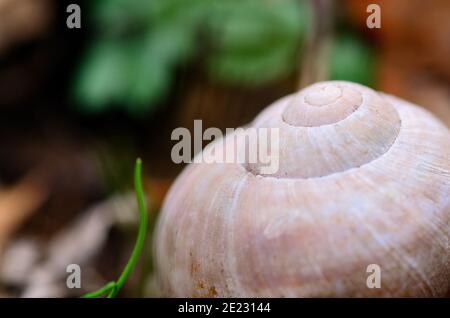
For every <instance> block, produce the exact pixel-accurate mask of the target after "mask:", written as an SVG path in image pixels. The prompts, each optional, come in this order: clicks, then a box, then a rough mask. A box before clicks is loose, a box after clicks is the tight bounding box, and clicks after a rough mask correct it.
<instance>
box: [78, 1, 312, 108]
mask: <svg viewBox="0 0 450 318" xmlns="http://www.w3.org/2000/svg"><path fill="white" fill-rule="evenodd" d="M89 13H90V15H91V18H92V23H93V25H94V27H95V29H96V32H97V35H96V37H95V38H94V41H93V42H92V43H91V44H90V46H89V47H88V49H87V52H86V54H85V55H84V57H83V58H82V61H81V63H80V66H79V71H78V73H77V76H76V79H75V85H74V87H73V92H74V96H75V98H76V100H77V102H78V103H77V104H78V105H80V107H81V108H82V109H83V110H85V111H90V112H98V111H102V110H104V109H106V108H108V107H110V106H112V105H117V106H120V107H125V108H126V110H127V111H128V112H130V113H134V114H140V113H142V112H143V111H148V110H151V109H152V108H153V107H154V106H155V105H156V104H157V102H159V101H161V99H162V98H163V97H164V96H165V95H166V94H168V92H169V90H170V86H171V83H172V81H173V78H174V71H175V69H176V67H177V66H180V65H182V64H183V63H186V62H189V61H192V59H193V58H194V57H195V56H197V57H199V58H201V60H202V62H204V65H205V67H206V69H207V70H208V72H209V73H210V75H211V76H212V77H213V78H215V79H218V80H220V81H224V82H227V83H234V84H238V85H259V84H262V83H265V82H267V81H270V80H274V79H276V78H278V77H280V76H283V75H286V74H287V73H288V72H289V71H294V70H295V68H296V65H297V53H298V50H299V48H300V47H301V45H302V43H303V39H304V38H305V36H306V29H307V22H308V16H309V14H308V7H307V5H306V2H305V3H304V2H303V1H300V0H96V1H91V3H90V9H89Z"/></svg>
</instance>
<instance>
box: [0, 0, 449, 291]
mask: <svg viewBox="0 0 450 318" xmlns="http://www.w3.org/2000/svg"><path fill="white" fill-rule="evenodd" d="M71 3H76V4H78V5H79V6H80V8H81V28H80V29H77V28H74V29H69V28H68V27H67V25H66V20H67V18H68V17H69V15H70V13H67V12H66V9H67V6H68V5H69V4H71ZM371 3H375V4H378V5H380V7H381V28H380V29H369V28H368V27H367V25H366V20H367V17H368V16H369V15H370V13H368V12H367V6H368V5H369V4H371ZM449 57H450V1H447V0H430V1H422V0H389V1H388V0H370V1H365V0H346V1H332V0H316V1H314V0H310V1H309V0H226V1H224V0H96V1H62V0H0V297H76V296H79V295H81V294H82V293H83V292H85V291H92V290H94V289H96V288H98V287H100V286H102V285H103V284H105V283H106V282H108V281H110V280H113V279H115V278H116V277H118V275H119V274H120V272H121V270H122V268H123V266H124V265H125V263H126V261H127V259H128V257H129V254H130V251H131V249H132V247H133V244H134V240H135V236H136V231H137V223H138V214H137V211H136V203H135V200H134V196H133V188H132V182H133V180H132V176H133V165H134V161H135V159H136V158H137V157H141V158H142V159H143V162H144V170H145V171H144V186H145V192H146V196H147V202H148V213H149V216H150V220H151V225H153V224H154V220H155V217H156V216H157V214H158V210H159V208H160V205H161V202H162V200H163V198H164V195H165V193H166V191H167V189H168V188H169V186H170V184H171V183H172V182H173V180H174V178H175V177H176V176H177V174H178V173H179V172H180V171H181V169H182V168H183V167H182V166H181V165H176V164H174V163H173V162H172V160H171V158H170V152H171V147H172V146H173V145H174V144H175V142H174V141H171V138H170V137H171V132H172V130H173V129H174V128H176V127H187V128H189V129H192V127H193V121H194V119H202V120H203V128H204V129H206V128H208V127H219V128H221V129H225V128H227V127H238V126H241V125H243V124H246V123H248V122H249V121H250V120H251V119H252V118H253V117H254V116H255V115H256V114H257V113H259V112H260V111H261V110H262V109H263V108H264V107H266V106H267V105H269V104H270V103H271V102H273V101H275V100H276V99H278V98H280V97H282V96H284V95H287V94H290V93H293V92H295V91H297V90H298V89H300V88H302V87H304V86H306V85H309V84H311V83H313V82H316V81H320V80H328V79H340V80H349V81H354V82H358V83H362V84H364V85H367V86H370V87H372V88H375V89H377V90H381V91H384V92H387V93H391V94H395V95H397V96H400V97H402V98H404V99H407V100H410V101H412V102H414V103H417V104H420V105H422V106H424V107H425V108H427V109H428V110H430V111H431V112H433V113H434V114H435V115H436V116H438V117H439V118H440V119H441V120H442V121H443V122H444V123H446V124H447V125H448V126H450V58H449ZM152 229H153V226H151V228H150V233H149V234H151V231H152ZM151 238H152V237H151V235H149V239H148V242H147V248H146V251H145V253H144V255H143V256H142V258H141V260H140V263H139V264H138V268H137V269H136V270H135V271H134V272H133V275H132V277H131V278H130V280H129V281H128V282H127V283H126V285H125V288H124V290H123V292H122V294H121V295H122V296H125V297H140V296H158V290H157V288H155V286H154V283H153V273H152V259H151V244H152V242H151ZM72 263H75V264H79V265H80V266H81V268H82V289H72V290H71V289H68V288H67V287H66V284H65V281H66V278H67V275H68V274H67V273H66V266H67V265H68V264H72Z"/></svg>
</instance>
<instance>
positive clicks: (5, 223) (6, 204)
mask: <svg viewBox="0 0 450 318" xmlns="http://www.w3.org/2000/svg"><path fill="white" fill-rule="evenodd" d="M48 195H49V192H48V190H47V189H46V187H45V186H44V185H43V183H42V182H41V180H40V178H39V176H38V174H37V173H36V172H32V173H30V174H29V175H27V176H25V177H24V178H23V179H22V180H20V181H19V182H18V183H17V184H15V185H14V186H11V187H8V188H5V189H0V253H1V251H2V248H3V246H4V245H5V244H6V243H7V241H8V239H9V238H10V236H11V235H12V234H13V233H14V232H15V231H16V230H17V229H18V227H19V226H20V225H21V224H22V222H23V221H24V220H26V219H27V217H29V216H30V215H31V214H32V213H33V212H34V211H36V210H37V209H38V207H40V206H41V204H43V203H44V202H45V200H46V199H47V198H48Z"/></svg>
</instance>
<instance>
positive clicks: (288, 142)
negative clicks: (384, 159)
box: [246, 81, 401, 178]
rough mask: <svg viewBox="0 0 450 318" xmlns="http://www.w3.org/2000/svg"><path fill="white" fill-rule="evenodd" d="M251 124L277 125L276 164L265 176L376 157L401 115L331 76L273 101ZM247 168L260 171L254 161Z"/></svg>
mask: <svg viewBox="0 0 450 318" xmlns="http://www.w3.org/2000/svg"><path fill="white" fill-rule="evenodd" d="M253 126H254V127H257V128H263V127H264V128H279V139H280V145H279V152H278V155H279V169H278V171H277V172H276V173H275V174H271V175H270V176H272V177H277V178H314V177H323V176H327V175H330V174H333V173H336V172H341V171H345V170H348V169H352V168H357V167H360V166H361V165H364V164H366V163H369V162H371V161H373V160H375V159H377V158H378V157H380V156H381V155H383V154H384V153H385V152H386V151H388V149H389V148H390V147H391V145H392V144H393V143H394V141H395V139H396V138H397V136H398V134H399V131H400V126H401V121H400V117H399V115H398V113H397V111H396V110H395V108H394V107H393V106H392V105H391V104H390V103H389V102H388V101H387V100H386V99H385V98H384V97H383V96H382V95H380V94H379V93H377V92H375V91H373V90H371V89H369V88H367V87H364V86H361V85H358V84H353V83H348V82H338V81H332V82H322V83H318V84H314V85H311V86H309V87H307V88H305V89H303V90H301V91H300V92H299V93H297V94H295V95H291V96H288V97H286V98H284V99H282V100H281V101H279V102H277V103H275V104H273V105H272V106H271V107H269V108H268V109H267V110H266V111H264V112H263V113H262V114H261V115H260V116H258V117H257V118H256V119H255V121H254V123H253ZM272 155H276V154H274V153H272ZM246 168H247V170H248V171H250V172H252V173H253V174H256V175H259V174H261V173H260V172H259V171H260V168H261V165H260V164H259V163H249V164H246Z"/></svg>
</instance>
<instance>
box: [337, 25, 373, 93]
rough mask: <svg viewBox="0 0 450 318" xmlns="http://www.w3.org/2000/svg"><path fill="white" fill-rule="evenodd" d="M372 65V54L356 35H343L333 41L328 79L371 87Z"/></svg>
mask: <svg viewBox="0 0 450 318" xmlns="http://www.w3.org/2000/svg"><path fill="white" fill-rule="evenodd" d="M374 65H375V55H374V53H373V52H372V51H371V49H370V47H369V46H367V45H366V44H365V43H364V42H363V41H362V40H361V39H359V38H358V37H357V36H356V35H354V34H351V33H343V34H340V35H339V36H338V37H337V38H336V39H335V42H334V45H333V50H332V55H331V60H330V79H332V80H346V81H352V82H356V83H360V84H363V85H366V86H373V84H374V73H375V68H374Z"/></svg>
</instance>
